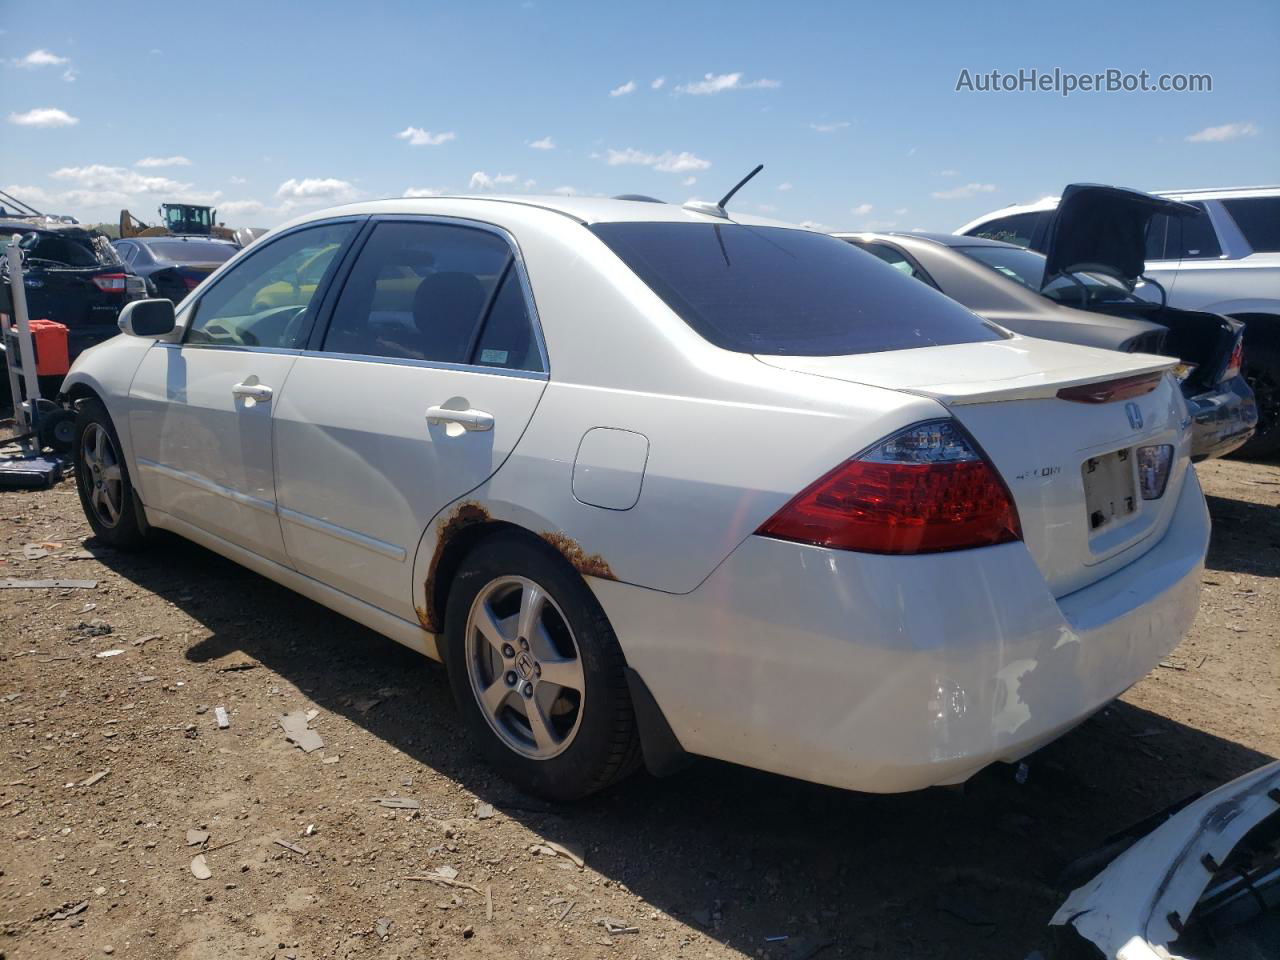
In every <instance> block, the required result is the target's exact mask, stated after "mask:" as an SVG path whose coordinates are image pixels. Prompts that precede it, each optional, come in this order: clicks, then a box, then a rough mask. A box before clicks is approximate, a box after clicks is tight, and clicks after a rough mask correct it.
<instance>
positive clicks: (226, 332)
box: [187, 223, 358, 347]
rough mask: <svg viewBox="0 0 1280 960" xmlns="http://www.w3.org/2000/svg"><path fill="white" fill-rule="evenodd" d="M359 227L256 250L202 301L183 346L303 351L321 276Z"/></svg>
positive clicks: (306, 234) (315, 230) (331, 227)
mask: <svg viewBox="0 0 1280 960" xmlns="http://www.w3.org/2000/svg"><path fill="white" fill-rule="evenodd" d="M357 226H358V225H357V224H355V223H330V224H324V225H322V226H316V227H309V228H307V229H305V230H298V231H296V232H294V233H291V234H289V235H287V236H284V237H281V238H280V239H279V240H276V241H274V242H272V243H268V244H267V245H266V246H264V247H260V248H256V251H255V252H254V253H251V254H249V255H248V256H246V257H245V259H243V260H241V261H240V262H239V263H238V264H236V265H235V266H234V267H232V268H231V269H230V271H229V272H228V273H227V274H226V275H225V276H223V277H222V279H220V280H219V281H218V282H217V283H216V284H214V286H213V288H212V289H211V290H209V292H208V293H206V294H205V295H204V296H203V297H201V298H200V302H199V303H198V304H196V308H195V310H196V314H195V318H194V319H193V320H192V323H191V328H190V330H188V332H187V342H188V343H215V344H224V345H228V346H248V347H301V346H302V344H303V343H304V342H305V341H306V338H307V334H308V333H309V332H310V330H311V322H312V320H313V316H312V314H313V313H314V311H315V307H316V306H318V304H317V303H315V302H314V301H315V296H316V292H317V290H318V289H319V287H320V283H321V281H322V280H323V279H324V274H325V271H326V270H327V269H328V268H329V267H330V266H331V265H332V264H333V261H334V259H335V258H336V257H337V255H338V253H339V251H340V250H341V249H342V246H343V244H344V243H346V242H347V240H349V239H350V237H351V234H352V233H354V232H355V229H356V227H357Z"/></svg>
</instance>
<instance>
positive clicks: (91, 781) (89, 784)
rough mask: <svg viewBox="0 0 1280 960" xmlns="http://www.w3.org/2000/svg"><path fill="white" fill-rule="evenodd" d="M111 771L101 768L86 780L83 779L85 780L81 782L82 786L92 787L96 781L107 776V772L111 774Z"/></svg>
mask: <svg viewBox="0 0 1280 960" xmlns="http://www.w3.org/2000/svg"><path fill="white" fill-rule="evenodd" d="M110 772H111V771H110V770H99V771H98V772H97V773H95V774H94V775H93V776H91V777H88V778H86V779H85V780H83V781H82V782H81V784H80V786H82V787H92V786H93V785H94V784H95V783H97V782H98V781H99V780H101V779H102V778H103V777H105V776H106V775H107V774H109V773H110Z"/></svg>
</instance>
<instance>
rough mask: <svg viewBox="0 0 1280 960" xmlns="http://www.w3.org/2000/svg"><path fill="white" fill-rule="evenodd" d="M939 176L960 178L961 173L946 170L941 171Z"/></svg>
mask: <svg viewBox="0 0 1280 960" xmlns="http://www.w3.org/2000/svg"><path fill="white" fill-rule="evenodd" d="M938 176H940V177H958V176H960V171H959V170H952V169H950V168H948V169H946V170H939V171H938Z"/></svg>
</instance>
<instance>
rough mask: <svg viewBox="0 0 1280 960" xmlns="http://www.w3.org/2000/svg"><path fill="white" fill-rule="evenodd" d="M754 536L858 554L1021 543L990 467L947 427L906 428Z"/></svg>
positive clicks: (959, 433) (783, 511) (813, 489)
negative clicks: (852, 551) (758, 535)
mask: <svg viewBox="0 0 1280 960" xmlns="http://www.w3.org/2000/svg"><path fill="white" fill-rule="evenodd" d="M756 532H757V533H759V534H761V535H762V536H767V537H777V538H779V539H782V540H795V541H798V542H800V543H811V544H815V545H817V546H823V547H832V548H835V549H838V550H857V551H861V552H864V553H894V554H906V553H938V552H942V551H945V550H966V549H969V548H972V547H985V546H990V545H992V544H997V543H1007V542H1009V541H1011V540H1021V539H1022V529H1021V527H1020V525H1019V523H1018V512H1017V509H1016V508H1015V507H1014V504H1013V498H1012V497H1011V496H1010V495H1009V490H1008V488H1007V487H1005V485H1004V482H1003V481H1002V480H1001V479H1000V476H999V474H997V473H996V471H995V468H993V467H992V466H991V464H990V463H988V462H987V461H986V460H985V459H983V458H982V457H981V456H980V455H979V454H978V452H977V450H976V449H975V446H974V444H972V442H971V441H970V440H969V439H968V438H967V437H966V436H965V435H964V433H963V432H962V431H960V430H959V429H958V428H957V427H956V426H955V425H954V423H952V422H950V421H945V420H944V421H933V422H930V423H925V424H918V425H916V426H914V427H909V428H908V429H907V430H904V431H902V432H900V433H897V434H894V435H893V436H892V437H889V438H888V439H887V440H884V441H882V442H881V443H879V444H877V445H876V447H874V448H873V449H872V450H870V451H868V452H867V453H865V454H863V455H862V456H861V457H859V458H858V459H856V460H849V461H846V462H845V463H842V464H841V465H840V466H838V467H836V468H835V469H834V470H832V471H831V472H830V473H828V474H827V475H826V476H824V477H822V478H821V479H819V480H818V481H817V482H816V483H814V484H812V485H811V486H810V487H809V488H808V489H806V490H804V491H802V492H801V493H800V494H799V495H798V496H796V497H795V498H794V499H793V500H791V502H790V503H788V504H787V505H786V506H785V507H783V508H782V509H781V510H779V511H778V512H777V513H776V514H774V516H773V517H771V518H770V519H769V520H768V521H767V522H766V523H765V524H764V525H763V526H762V527H761V528H760V529H759V530H758V531H756Z"/></svg>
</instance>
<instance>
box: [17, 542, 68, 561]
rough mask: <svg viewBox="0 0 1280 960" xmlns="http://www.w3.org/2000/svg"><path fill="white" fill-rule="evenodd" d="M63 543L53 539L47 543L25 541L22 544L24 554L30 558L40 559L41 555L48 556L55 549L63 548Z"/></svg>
mask: <svg viewBox="0 0 1280 960" xmlns="http://www.w3.org/2000/svg"><path fill="white" fill-rule="evenodd" d="M61 549H62V544H60V543H55V542H53V541H46V542H45V543H24V544H23V545H22V555H23V557H25V558H26V559H28V560H39V559H40V558H41V557H47V556H49V554H51V553H53V552H54V551H55V550H61Z"/></svg>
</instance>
